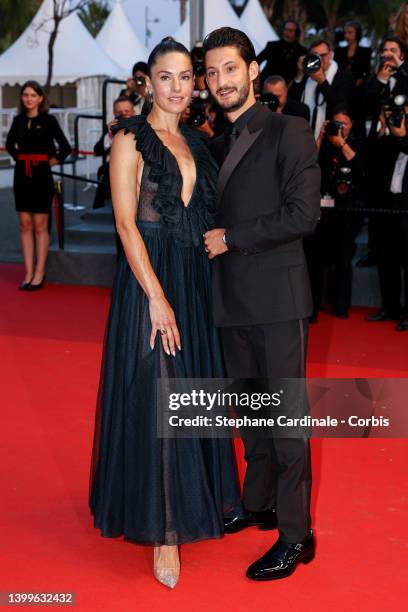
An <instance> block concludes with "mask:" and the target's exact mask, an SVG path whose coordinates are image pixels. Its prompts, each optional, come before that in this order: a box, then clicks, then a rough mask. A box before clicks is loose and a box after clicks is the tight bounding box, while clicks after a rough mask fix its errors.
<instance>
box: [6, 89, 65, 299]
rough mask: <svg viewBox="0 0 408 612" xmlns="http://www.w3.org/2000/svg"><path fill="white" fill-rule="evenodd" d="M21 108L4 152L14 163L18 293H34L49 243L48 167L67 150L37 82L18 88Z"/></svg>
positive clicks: (51, 187) (50, 182)
mask: <svg viewBox="0 0 408 612" xmlns="http://www.w3.org/2000/svg"><path fill="white" fill-rule="evenodd" d="M20 107H21V112H20V113H19V114H18V115H17V117H15V118H14V121H13V123H12V126H11V128H10V131H9V133H8V136H7V141H6V148H7V151H8V152H9V153H10V155H11V156H12V157H13V158H14V160H15V162H16V166H15V171H14V197H15V202H16V210H17V212H18V216H19V218H20V238H21V248H22V251H23V258H24V265H25V277H24V281H23V283H22V284H21V285H20V289H23V290H28V291H35V290H37V289H41V287H42V286H43V284H44V277H45V266H46V263H47V256H48V245H49V241H50V238H49V233H48V218H49V214H50V211H51V204H52V199H53V196H54V184H53V180H52V174H51V166H54V165H56V164H59V163H61V161H62V160H64V159H65V158H66V157H67V156H68V155H69V154H70V153H71V147H70V145H69V142H68V141H67V139H66V138H65V136H64V133H63V131H62V130H61V128H60V126H59V124H58V121H57V120H56V118H55V117H53V116H52V115H49V114H48V112H47V108H46V104H45V96H44V91H43V90H42V88H41V86H40V85H39V84H38V83H37V82H36V81H27V82H26V83H25V84H24V85H23V87H22V88H21V92H20ZM55 141H57V143H58V147H59V150H58V152H57V150H56V147H55Z"/></svg>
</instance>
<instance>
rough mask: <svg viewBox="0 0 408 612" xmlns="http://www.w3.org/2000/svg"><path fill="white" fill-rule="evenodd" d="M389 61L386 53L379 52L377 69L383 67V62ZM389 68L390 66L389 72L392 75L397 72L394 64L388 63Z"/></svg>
mask: <svg viewBox="0 0 408 612" xmlns="http://www.w3.org/2000/svg"><path fill="white" fill-rule="evenodd" d="M389 61H390V57H389V56H388V55H384V54H381V55H380V57H379V59H378V68H379V70H382V69H383V68H384V66H385V64H386V63H387V62H389ZM389 68H390V74H391V75H393V74H394V73H395V72H397V67H396V66H392V65H389Z"/></svg>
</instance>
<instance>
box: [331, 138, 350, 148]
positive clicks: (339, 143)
mask: <svg viewBox="0 0 408 612" xmlns="http://www.w3.org/2000/svg"><path fill="white" fill-rule="evenodd" d="M329 142H330V144H332V145H333V147H336V149H341V148H342V147H344V145H345V144H346V141H345V139H344V137H343V136H342V135H341V134H337V135H336V136H329Z"/></svg>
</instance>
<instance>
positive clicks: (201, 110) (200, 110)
mask: <svg viewBox="0 0 408 612" xmlns="http://www.w3.org/2000/svg"><path fill="white" fill-rule="evenodd" d="M207 104H208V102H207V99H204V98H201V97H200V96H198V97H197V98H193V101H192V102H191V104H190V115H189V118H188V123H189V124H190V125H193V126H194V127H200V126H202V125H204V123H205V122H206V121H207V110H206V106H207Z"/></svg>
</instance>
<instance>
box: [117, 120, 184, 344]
mask: <svg viewBox="0 0 408 612" xmlns="http://www.w3.org/2000/svg"><path fill="white" fill-rule="evenodd" d="M141 163H142V159H141V156H140V153H139V152H138V151H137V150H136V148H135V142H134V136H133V134H126V135H125V134H124V133H123V132H119V133H118V134H117V135H116V136H115V137H114V139H113V143H112V149H111V156H110V164H109V165H110V183H111V191H112V201H113V209H114V212H115V221H116V228H117V231H118V234H119V237H120V240H121V242H122V245H123V249H124V251H125V255H126V258H127V261H128V263H129V266H130V268H131V270H132V272H133V274H134V275H135V277H136V279H137V281H138V283H139V284H140V286H141V287H142V289H143V291H144V292H145V293H146V296H147V298H148V300H149V310H150V318H151V322H152V332H151V336H150V346H151V348H152V349H153V348H154V342H155V338H156V335H157V331H159V330H163V329H165V330H167V333H166V334H164V335H162V342H163V348H164V350H165V351H166V353H167V354H170V352H171V353H172V354H173V355H175V345H177V347H178V348H179V350H181V345H180V334H179V332H178V329H177V325H176V320H175V316H174V312H173V309H172V308H171V306H170V304H169V303H168V301H167V300H166V297H165V295H164V292H163V289H162V287H161V285H160V282H159V280H158V278H157V276H156V274H155V272H154V270H153V267H152V265H151V262H150V258H149V255H148V252H147V249H146V246H145V243H144V241H143V238H142V236H141V235H140V232H139V231H138V229H137V226H136V212H137V177H138V170H139V164H141Z"/></svg>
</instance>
